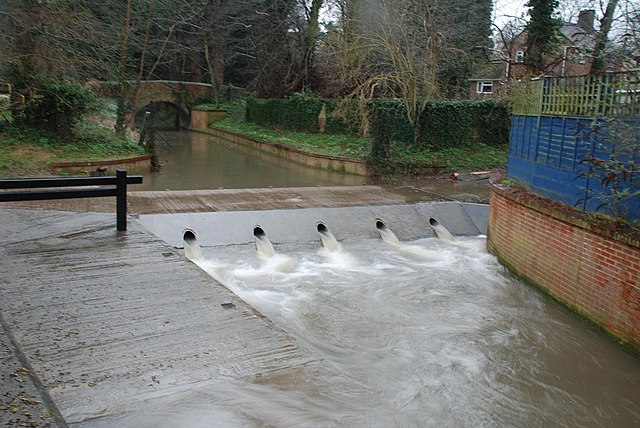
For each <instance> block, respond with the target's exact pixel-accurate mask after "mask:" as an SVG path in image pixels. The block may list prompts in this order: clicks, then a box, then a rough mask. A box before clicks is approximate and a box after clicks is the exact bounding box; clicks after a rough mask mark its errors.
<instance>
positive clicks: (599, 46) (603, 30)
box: [591, 0, 618, 75]
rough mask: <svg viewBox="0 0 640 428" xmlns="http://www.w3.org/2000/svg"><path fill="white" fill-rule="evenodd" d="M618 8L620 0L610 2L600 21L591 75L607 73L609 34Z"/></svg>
mask: <svg viewBox="0 0 640 428" xmlns="http://www.w3.org/2000/svg"><path fill="white" fill-rule="evenodd" d="M617 6H618V0H608V2H607V9H606V10H605V12H604V16H603V17H602V19H601V20H600V31H599V32H598V35H597V37H596V45H595V49H594V51H593V62H592V63H591V75H598V74H602V73H603V72H605V71H606V66H605V51H606V49H607V43H608V40H609V32H610V31H611V25H612V24H613V16H614V13H615V10H616V7H617Z"/></svg>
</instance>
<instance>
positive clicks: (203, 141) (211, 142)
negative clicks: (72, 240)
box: [136, 131, 365, 190]
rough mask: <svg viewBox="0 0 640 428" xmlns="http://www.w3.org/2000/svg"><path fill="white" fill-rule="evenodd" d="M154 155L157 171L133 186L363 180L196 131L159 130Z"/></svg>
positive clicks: (264, 185) (323, 183)
mask: <svg viewBox="0 0 640 428" xmlns="http://www.w3.org/2000/svg"><path fill="white" fill-rule="evenodd" d="M158 158H159V160H160V163H161V164H162V168H161V170H160V171H159V172H157V173H145V174H144V183H143V184H141V185H138V186H136V190H196V189H250V188H268V187H308V186H353V185H360V184H363V183H364V182H365V178H364V177H360V176H356V175H347V174H339V173H333V172H328V171H323V170H320V169H316V168H309V167H306V166H304V165H300V164H297V163H293V162H291V161H288V160H286V159H284V158H279V157H276V156H273V155H270V154H265V153H259V152H257V151H254V150H249V149H243V148H242V147H240V146H237V145H234V144H233V143H229V142H227V141H225V140H223V139H220V138H216V137H212V136H210V135H206V134H202V133H197V132H188V131H163V132H161V133H159V134H158Z"/></svg>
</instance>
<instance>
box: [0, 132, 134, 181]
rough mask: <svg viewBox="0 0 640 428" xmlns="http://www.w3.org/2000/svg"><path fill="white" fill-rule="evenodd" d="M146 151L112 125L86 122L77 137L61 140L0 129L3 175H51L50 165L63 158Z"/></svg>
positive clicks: (93, 158) (100, 157)
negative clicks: (119, 136)
mask: <svg viewBox="0 0 640 428" xmlns="http://www.w3.org/2000/svg"><path fill="white" fill-rule="evenodd" d="M141 154H144V149H143V148H142V147H139V146H138V145H137V144H136V143H134V142H133V141H130V140H118V139H116V138H115V137H114V135H113V132H112V131H111V130H110V129H107V128H105V127H102V126H100V125H95V124H90V123H88V124H85V125H83V126H82V127H81V129H79V130H78V135H77V139H74V140H73V141H71V142H67V141H60V140H56V139H53V138H51V137H48V136H46V135H44V134H41V133H38V132H35V131H25V130H19V129H13V128H9V129H5V130H0V178H10V177H25V176H46V175H51V172H50V171H49V165H50V164H51V163H52V162H63V161H77V160H82V161H98V160H111V159H119V158H125V157H131V156H138V155H141Z"/></svg>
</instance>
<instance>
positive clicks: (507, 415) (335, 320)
mask: <svg viewBox="0 0 640 428" xmlns="http://www.w3.org/2000/svg"><path fill="white" fill-rule="evenodd" d="M200 266H201V267H202V268H203V269H205V270H206V271H207V272H209V273H210V274H211V275H212V276H213V277H215V278H216V279H218V280H219V281H220V282H222V283H223V284H225V285H226V286H227V287H229V288H230V289H231V290H233V291H234V292H235V293H237V294H238V295H239V296H240V297H242V298H243V299H244V300H246V301H247V302H249V303H250V304H252V305H253V306H254V307H256V308H258V309H259V310H260V311H262V312H263V313H264V314H265V315H267V316H268V317H269V318H271V319H272V320H273V321H275V323H276V324H278V325H279V326H280V327H282V328H283V329H284V330H286V331H287V332H289V333H291V334H292V335H293V336H295V337H296V339H297V340H298V341H300V342H301V343H302V344H303V346H305V347H306V348H307V349H310V350H311V351H312V353H314V354H315V355H317V356H318V357H319V358H322V359H323V360H324V361H325V362H328V363H329V366H330V367H333V368H335V371H334V372H333V374H332V375H327V378H326V379H324V381H323V382H322V383H323V384H324V385H325V386H324V387H325V388H328V389H329V390H326V391H325V390H323V391H321V392H319V393H318V392H315V393H308V392H307V393H302V392H292V391H287V392H284V391H280V392H279V394H281V395H282V396H281V397H280V399H281V400H283V401H284V402H282V403H279V404H274V403H271V404H265V403H264V402H263V403H262V404H264V405H266V406H267V407H269V408H270V409H271V410H270V412H275V413H276V414H279V415H280V416H279V418H281V419H276V420H277V421H279V422H275V423H276V424H279V423H281V424H284V425H285V426H286V425H289V422H291V423H294V424H295V423H302V424H313V423H318V421H320V423H321V424H322V425H325V424H328V425H331V424H333V423H335V424H337V425H343V424H344V425H354V424H355V425H357V426H358V425H359V426H363V425H365V426H455V427H465V426H469V427H471V426H473V427H478V426H491V427H494V426H540V425H544V424H545V423H549V424H551V425H553V426H577V425H581V426H612V425H611V423H612V421H620V422H623V425H624V423H625V422H631V421H634V420H636V421H638V420H640V419H636V418H638V417H640V404H639V403H638V400H637V397H640V365H639V364H638V361H637V360H636V359H634V358H633V357H631V356H629V355H628V354H626V353H625V352H624V351H623V350H621V349H620V348H619V347H618V346H617V345H615V344H613V343H611V342H610V341H609V340H608V339H606V338H604V337H602V336H601V335H599V334H598V333H596V332H594V331H593V330H592V329H591V328H590V327H588V326H586V325H585V324H584V323H582V322H581V321H578V320H577V319H575V318H574V317H573V316H572V315H570V314H568V313H566V312H565V311H564V310H563V309H561V308H559V307H558V306H557V305H555V304H554V303H552V302H550V301H549V300H548V299H547V298H545V297H543V296H541V295H540V294H539V293H537V292H536V291H534V290H532V289H531V288H529V287H528V286H526V285H524V284H522V283H520V282H519V281H516V280H515V279H513V277H512V276H511V275H509V274H508V273H506V272H505V270H504V269H503V268H502V267H501V266H500V265H499V264H498V263H497V261H496V259H495V258H494V257H493V256H491V255H489V254H488V253H487V252H486V251H485V240H484V239H483V238H481V237H478V238H469V239H458V240H456V241H454V242H451V241H442V240H439V239H436V238H431V239H424V240H420V241H416V242H412V243H410V244H400V245H399V246H398V245H389V243H387V242H383V241H380V240H363V241H360V242H343V243H342V245H341V246H340V247H339V248H338V250H335V249H334V250H333V251H328V250H327V249H326V248H322V247H319V246H317V247H316V246H313V247H307V248H294V247H291V248H282V249H279V250H278V254H276V256H274V257H272V258H270V259H267V260H265V259H263V258H262V259H261V258H259V257H257V256H256V254H255V251H254V249H253V248H251V247H250V246H242V247H236V248H234V251H229V248H224V249H222V250H216V249H209V250H207V251H205V259H204V260H203V261H202V262H200ZM318 394H319V395H318ZM345 394H346V395H347V397H345V396H344V395H345ZM254 399H258V400H260V399H259V398H257V397H254ZM270 400H271V399H269V400H267V401H270ZM345 400H346V401H345ZM305 403H306V404H305ZM271 406H273V407H271ZM290 409H304V412H303V413H304V414H305V415H306V416H304V417H302V419H298V417H299V415H298V416H295V417H294V418H293V419H292V420H288V419H287V417H286V415H287V413H288V412H289V410H290ZM245 411H247V410H246V409H245V410H243V411H242V412H245ZM294 413H295V412H294ZM254 416H255V417H256V418H257V421H260V420H262V419H261V416H259V415H254ZM264 421H267V424H269V423H273V420H271V419H270V418H269V417H267V418H266V419H264V420H263V422H264ZM261 424H262V423H258V424H257V425H261ZM619 426H620V425H619Z"/></svg>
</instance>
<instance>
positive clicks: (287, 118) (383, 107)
mask: <svg viewBox="0 0 640 428" xmlns="http://www.w3.org/2000/svg"><path fill="white" fill-rule="evenodd" d="M323 105H324V106H325V108H326V112H327V126H326V132H327V133H333V134H341V133H349V134H354V135H355V134H356V133H357V132H358V130H359V129H360V128H361V126H360V122H359V116H358V115H357V114H356V113H355V110H356V107H357V106H356V105H355V102H354V103H353V104H352V105H347V108H346V110H347V113H349V112H351V114H349V115H348V116H349V117H350V120H349V121H348V123H347V121H346V120H345V119H343V118H338V117H334V115H333V114H332V112H333V111H334V110H335V108H336V105H337V101H335V100H323V99H321V98H318V97H315V96H313V95H309V94H306V93H301V94H294V95H293V96H291V97H289V98H286V99H257V98H250V99H248V101H247V116H246V117H247V121H249V122H253V123H256V124H258V125H262V126H266V127H270V128H276V129H283V130H290V131H297V132H307V133H317V132H318V116H319V114H320V111H321V109H322V106H323ZM342 107H343V110H345V108H344V105H343V106H342ZM370 107H371V110H372V111H373V107H375V109H376V110H377V111H378V113H377V114H375V115H372V117H371V120H372V121H374V120H384V121H386V123H385V124H376V123H370V125H369V126H370V129H371V130H372V132H375V131H376V130H381V129H387V130H392V137H391V138H392V139H393V140H395V141H400V142H403V143H405V144H407V145H410V144H412V143H413V142H414V139H413V129H412V127H411V125H410V124H409V121H408V120H407V118H406V110H405V107H404V104H403V102H402V100H400V99H376V100H373V101H372V102H371V105H370ZM380 112H383V113H382V114H381V113H380ZM421 122H422V126H421V128H420V130H419V132H420V136H419V138H418V139H417V144H418V145H419V146H421V147H431V148H445V147H458V146H465V145H473V144H485V145H506V144H507V143H508V141H509V130H510V126H511V111H510V109H509V106H508V104H507V102H506V101H503V100H469V101H431V102H429V103H428V105H427V108H426V110H425V112H424V113H423V115H422V118H421Z"/></svg>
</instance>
